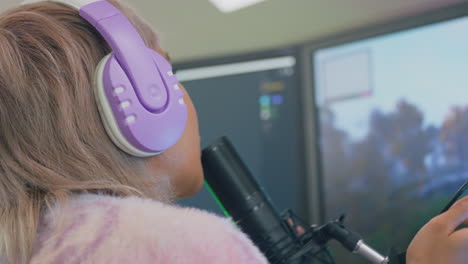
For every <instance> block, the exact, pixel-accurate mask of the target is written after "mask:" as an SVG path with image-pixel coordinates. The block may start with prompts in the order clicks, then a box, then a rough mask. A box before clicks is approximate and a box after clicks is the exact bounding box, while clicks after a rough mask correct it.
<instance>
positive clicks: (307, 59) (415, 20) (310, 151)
mask: <svg viewBox="0 0 468 264" xmlns="http://www.w3.org/2000/svg"><path fill="white" fill-rule="evenodd" d="M466 16H468V3H461V4H456V5H453V6H450V7H446V8H442V9H439V10H435V11H430V12H426V13H422V14H417V15H412V16H407V17H404V18H398V19H393V20H391V21H387V22H385V23H379V24H375V25H371V26H367V27H362V28H359V29H355V30H349V31H345V32H341V33H339V34H334V35H332V36H329V37H325V38H321V39H319V40H315V41H310V42H309V43H307V44H305V45H304V46H303V47H302V52H301V58H302V59H301V69H302V78H303V80H302V83H303V85H304V86H303V91H302V92H303V96H302V98H303V102H302V106H303V111H302V112H303V114H302V115H303V118H304V119H303V125H304V128H305V132H304V134H305V135H308V136H306V137H305V138H304V143H305V146H304V147H305V149H306V151H305V155H306V157H305V160H306V161H307V162H306V167H305V168H306V175H307V176H306V184H307V187H306V189H307V190H308V191H306V194H307V200H308V202H307V204H308V205H309V208H308V209H307V212H308V218H309V219H312V220H313V222H315V223H317V222H320V223H323V222H325V221H326V220H328V219H325V217H326V208H325V199H326V194H325V192H324V183H325V180H324V175H323V168H322V164H323V159H322V149H321V146H320V139H321V135H320V123H319V111H318V105H317V102H316V93H315V85H314V83H315V78H314V66H313V55H314V54H315V52H317V51H319V50H321V49H324V48H329V47H334V46H338V45H342V44H347V43H351V42H356V41H361V40H366V39H370V38H374V37H379V36H384V35H388V34H392V33H397V32H402V31H406V30H411V29H415V28H418V27H423V26H427V25H431V24H436V23H439V22H444V21H448V20H452V19H457V18H461V17H466Z"/></svg>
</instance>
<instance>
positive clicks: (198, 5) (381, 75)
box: [0, 0, 468, 264]
mask: <svg viewBox="0 0 468 264" xmlns="http://www.w3.org/2000/svg"><path fill="white" fill-rule="evenodd" d="M127 2H128V4H130V5H131V6H133V7H134V8H135V9H136V10H137V11H138V12H139V13H140V14H142V15H143V16H144V17H145V18H146V20H147V21H148V22H149V23H150V24H152V25H153V26H154V28H155V29H156V30H157V31H158V32H159V34H160V36H161V43H162V46H163V48H164V49H165V50H166V51H168V52H169V55H170V57H171V60H172V61H173V63H174V67H175V70H176V74H177V76H178V77H179V79H180V81H181V82H182V83H183V84H184V86H185V87H186V88H187V90H188V91H189V93H190V95H191V97H192V99H193V101H194V103H195V106H196V108H197V111H198V115H199V120H200V131H201V137H202V145H203V146H206V145H207V144H209V143H210V142H212V141H213V140H215V139H217V138H218V137H221V136H228V137H229V138H230V139H231V141H232V142H233V143H234V145H235V146H236V148H237V149H238V151H239V153H240V154H241V156H242V158H243V159H244V161H245V162H246V163H247V165H248V167H249V168H250V170H251V171H252V172H253V174H254V175H255V177H256V178H257V180H258V181H259V182H260V183H261V185H262V186H263V187H264V189H265V191H266V192H267V193H268V194H269V195H270V196H271V198H272V201H273V203H274V204H275V205H276V207H277V208H278V210H279V211H283V210H285V209H287V208H291V209H293V210H294V211H295V212H296V213H298V214H299V215H300V216H301V217H303V218H304V219H306V220H307V221H308V222H309V223H323V222H326V221H327V220H329V219H332V218H335V217H338V216H340V215H341V214H346V215H347V220H346V221H347V223H348V226H349V227H351V228H353V229H355V230H356V231H359V232H360V233H361V234H363V235H364V237H365V239H366V241H367V242H368V243H369V244H370V245H373V246H375V247H376V248H377V249H378V250H380V251H381V252H383V253H386V252H387V251H388V250H389V249H390V248H391V247H396V248H397V249H400V250H403V249H405V248H406V247H407V245H408V243H409V242H410V241H411V239H412V237H413V236H414V235H415V233H416V231H417V230H418V229H419V228H420V227H421V226H422V225H423V224H424V223H426V222H427V221H428V220H429V219H430V218H432V217H433V216H435V215H436V214H437V213H438V212H439V211H440V210H441V209H442V207H443V206H444V205H445V204H446V203H447V201H448V199H449V197H450V196H451V195H452V194H453V193H454V192H455V191H456V190H457V189H458V187H459V186H460V185H461V184H462V183H463V182H464V181H466V180H468V92H467V91H468V74H466V72H467V69H468V3H467V1H456V0H444V1H437V0H412V1H406V0H392V1H384V0H379V1H376V0H341V1H339V0H316V1H310V0H288V1H284V0H283V1H281V0H253V1H251V3H249V1H248V0H240V1H237V0H236V1H234V0H227V1H222V0H218V1H215V0H192V1H181V0H152V1H143V0H134V1H130V0H128V1H127ZM17 4H19V1H13V0H2V1H1V3H0V11H3V10H6V9H8V8H10V7H13V6H15V5H17ZM180 203H181V204H183V205H187V206H195V207H199V208H203V209H206V210H209V211H212V212H214V213H217V214H222V212H221V210H220V209H219V208H218V206H217V204H216V202H215V201H214V199H213V198H212V197H211V196H210V194H209V192H208V190H206V189H205V188H204V189H203V190H202V191H201V192H200V193H199V194H198V195H196V196H195V197H193V198H190V199H185V200H183V201H180ZM333 253H334V256H335V257H336V262H337V263H351V264H354V263H363V262H362V260H361V259H359V258H356V257H353V256H350V255H349V254H348V253H347V252H345V251H344V250H341V249H340V247H337V246H336V245H333Z"/></svg>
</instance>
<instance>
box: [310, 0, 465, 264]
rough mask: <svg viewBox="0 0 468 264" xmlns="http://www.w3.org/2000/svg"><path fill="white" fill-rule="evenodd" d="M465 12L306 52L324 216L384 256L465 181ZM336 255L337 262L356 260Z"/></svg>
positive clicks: (357, 36)
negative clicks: (342, 219)
mask: <svg viewBox="0 0 468 264" xmlns="http://www.w3.org/2000/svg"><path fill="white" fill-rule="evenodd" d="M463 10H468V9H467V5H463V6H462V7H456V8H451V9H446V10H443V11H439V12H436V13H432V14H426V15H423V16H421V17H418V18H413V19H411V20H408V21H407V22H400V23H396V24H395V23H394V24H393V25H392V24H390V25H385V26H382V27H383V28H386V29H385V30H384V31H387V33H382V32H380V33H378V34H374V33H372V32H373V31H374V32H377V31H379V28H374V29H370V30H367V31H364V33H359V34H355V35H352V34H351V35H350V36H347V37H345V38H341V39H340V38H338V39H335V40H333V39H332V40H328V41H325V42H323V43H321V44H318V45H317V46H315V47H314V48H313V49H312V55H311V57H310V62H311V65H312V69H313V74H312V75H313V86H314V91H315V105H316V111H317V115H316V118H317V129H318V130H317V132H318V146H319V147H318V149H319V154H320V155H319V156H320V164H319V165H320V168H321V173H320V176H321V182H322V187H323V190H322V202H323V208H324V212H323V213H324V214H323V217H322V219H324V220H325V219H331V218H333V217H338V216H339V215H340V214H342V213H346V214H347V216H348V217H347V220H346V223H347V225H348V226H349V227H351V228H354V229H355V230H356V231H358V232H360V233H361V234H362V235H364V237H365V239H366V240H367V242H369V244H371V245H375V246H376V247H377V248H378V249H379V250H381V251H382V252H383V253H387V252H386V250H388V249H389V248H390V247H392V246H396V247H398V248H400V249H405V248H406V247H407V246H408V244H409V242H410V241H411V239H412V238H413V236H414V235H415V234H416V232H417V231H418V230H419V229H420V228H421V227H422V226H423V224H425V223H426V222H427V221H428V220H429V219H431V218H432V217H434V216H435V215H437V214H438V212H440V210H441V209H442V208H443V207H444V205H445V204H446V203H447V202H448V200H449V198H450V197H451V196H452V195H453V194H454V193H455V191H456V190H457V189H458V188H459V187H460V186H461V185H462V184H463V183H464V182H465V181H466V180H468V74H467V72H468V34H467V32H468V16H467V15H468V12H467V11H463ZM405 23H406V24H405ZM369 32H371V33H369ZM336 254H337V263H362V260H361V259H353V258H352V257H350V255H349V254H348V253H344V252H338V253H336Z"/></svg>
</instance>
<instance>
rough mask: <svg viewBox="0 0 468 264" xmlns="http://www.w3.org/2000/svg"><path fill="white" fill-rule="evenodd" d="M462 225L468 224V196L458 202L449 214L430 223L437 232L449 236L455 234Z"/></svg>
mask: <svg viewBox="0 0 468 264" xmlns="http://www.w3.org/2000/svg"><path fill="white" fill-rule="evenodd" d="M462 224H468V196H465V197H463V198H462V199H460V200H459V201H457V202H456V203H455V204H454V205H453V206H452V208H450V209H449V210H448V211H447V212H445V213H443V214H441V215H439V216H437V217H435V218H434V219H432V220H431V221H430V222H429V223H428V225H429V226H430V228H431V229H433V230H434V231H435V232H443V233H445V234H447V235H449V234H451V233H453V232H454V231H455V229H457V227H459V226H460V225H462Z"/></svg>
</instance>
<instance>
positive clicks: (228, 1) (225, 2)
mask: <svg viewBox="0 0 468 264" xmlns="http://www.w3.org/2000/svg"><path fill="white" fill-rule="evenodd" d="M209 1H210V2H211V3H213V5H215V6H216V7H217V8H218V9H219V10H221V11H222V12H224V13H229V12H233V11H236V10H239V9H241V8H244V7H248V6H251V5H254V4H257V3H260V2H263V1H265V0H209Z"/></svg>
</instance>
